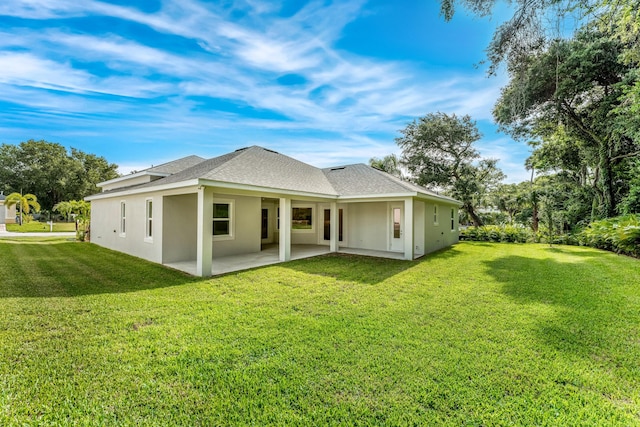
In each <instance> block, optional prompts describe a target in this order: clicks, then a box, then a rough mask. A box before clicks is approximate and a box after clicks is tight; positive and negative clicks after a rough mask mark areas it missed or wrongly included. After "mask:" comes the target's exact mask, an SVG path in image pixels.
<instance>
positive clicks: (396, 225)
mask: <svg viewBox="0 0 640 427" xmlns="http://www.w3.org/2000/svg"><path fill="white" fill-rule="evenodd" d="M401 214H402V212H401V211H400V208H393V238H394V239H399V238H400V215H401Z"/></svg>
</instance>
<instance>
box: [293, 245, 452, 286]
mask: <svg viewBox="0 0 640 427" xmlns="http://www.w3.org/2000/svg"><path fill="white" fill-rule="evenodd" d="M458 254H459V251H457V250H456V249H455V247H449V248H444V249H441V250H439V251H436V252H432V253H429V254H426V255H424V256H422V257H420V258H419V259H416V260H413V261H407V260H397V259H388V258H378V257H372V256H365V255H352V254H345V253H335V254H327V255H322V256H318V257H313V258H306V259H302V260H297V261H292V262H288V263H286V264H282V267H285V268H289V269H291V270H295V271H300V272H303V273H307V274H314V275H319V276H328V277H334V278H336V279H337V280H344V281H351V282H358V283H362V284H367V285H375V284H377V283H380V282H383V281H385V280H386V279H388V278H390V277H393V276H395V275H396V274H399V273H401V272H403V271H406V270H408V269H410V268H413V267H415V266H416V265H418V264H419V263H421V262H423V261H425V260H426V259H431V258H432V257H438V258H441V259H446V258H453V257H456V256H457V255H458Z"/></svg>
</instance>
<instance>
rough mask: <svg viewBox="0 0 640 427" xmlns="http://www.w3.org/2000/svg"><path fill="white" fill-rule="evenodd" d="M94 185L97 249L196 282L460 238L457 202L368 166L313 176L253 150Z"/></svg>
mask: <svg viewBox="0 0 640 427" xmlns="http://www.w3.org/2000/svg"><path fill="white" fill-rule="evenodd" d="M99 186H100V187H101V188H102V192H101V193H99V194H95V195H93V196H90V197H88V198H87V200H90V201H91V204H92V219H91V240H92V242H93V243H96V244H98V245H100V246H104V247H107V248H110V249H114V250H117V251H121V252H125V253H128V254H131V255H134V256H138V257H141V258H144V259H147V260H150V261H153V262H157V263H161V264H165V265H169V266H172V267H174V268H178V269H181V270H184V271H187V272H189V273H191V274H195V275H199V276H209V275H212V274H219V273H222V272H227V271H231V270H233V269H236V268H235V267H234V266H235V265H241V266H242V267H243V268H246V267H251V266H254V265H260V264H265V263H271V262H279V261H288V260H290V259H295V258H300V257H304V256H309V255H314V254H318V253H325V252H351V253H362V254H369V255H375V256H382V257H389V258H403V259H408V260H411V259H414V258H417V257H420V256H422V255H424V254H425V253H428V252H432V251H434V250H437V249H440V248H443V247H446V246H449V245H452V244H454V243H456V242H457V241H458V207H459V206H460V203H459V202H458V201H456V200H454V199H451V198H448V197H445V196H441V195H438V194H436V193H433V192H430V191H428V190H427V189H425V188H422V187H419V186H416V185H413V184H411V183H408V182H405V181H401V180H400V179H398V178H396V177H394V176H391V175H389V174H387V173H385V172H382V171H380V170H377V169H374V168H372V167H370V166H367V165H364V164H355V165H347V166H339V167H334V168H326V169H319V168H316V167H313V166H311V165H308V164H306V163H303V162H300V161H298V160H295V159H293V158H290V157H287V156H284V155H282V154H279V153H277V152H275V151H272V150H268V149H265V148H261V147H257V146H253V147H248V148H243V149H240V150H237V151H234V152H232V153H228V154H225V155H222V156H219V157H214V158H212V159H208V160H207V159H203V158H200V157H197V156H190V157H185V158H183V159H179V160H176V161H173V162H170V163H166V164H164V165H160V166H156V167H152V168H150V169H147V170H144V171H141V172H137V173H134V174H131V175H127V176H123V177H120V178H116V179H113V180H110V181H106V182H103V183H101V184H99ZM243 257H244V258H243ZM239 259H244V260H245V261H244V262H243V263H241V264H238V263H237V260H239ZM251 260H254V261H255V262H253V263H252V261H251Z"/></svg>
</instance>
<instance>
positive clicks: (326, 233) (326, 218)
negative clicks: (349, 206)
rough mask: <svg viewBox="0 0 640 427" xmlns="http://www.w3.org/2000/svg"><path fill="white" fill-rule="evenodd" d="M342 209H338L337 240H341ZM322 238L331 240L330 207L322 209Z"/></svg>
mask: <svg viewBox="0 0 640 427" xmlns="http://www.w3.org/2000/svg"><path fill="white" fill-rule="evenodd" d="M342 229H343V223H342V209H338V241H339V242H342ZM323 231H324V233H323V234H324V236H323V237H324V240H331V209H325V210H324V230H323Z"/></svg>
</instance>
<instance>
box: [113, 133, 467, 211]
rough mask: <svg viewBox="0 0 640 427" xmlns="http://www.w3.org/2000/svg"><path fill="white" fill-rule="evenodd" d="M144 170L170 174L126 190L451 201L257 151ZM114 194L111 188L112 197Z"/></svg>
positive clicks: (354, 170)
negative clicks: (199, 184)
mask: <svg viewBox="0 0 640 427" xmlns="http://www.w3.org/2000/svg"><path fill="white" fill-rule="evenodd" d="M187 165H190V166H187ZM185 166H186V167H185ZM171 170H175V171H176V172H170V171H171ZM148 171H152V172H160V173H171V175H169V176H166V177H163V178H161V179H158V180H155V181H152V182H148V183H145V184H141V185H138V186H134V187H128V188H127V189H131V188H151V187H156V186H160V185H165V184H173V183H179V182H185V181H193V180H198V179H202V180H210V181H218V182H228V183H232V184H245V185H250V186H255V187H264V188H273V189H277V190H291V191H301V192H309V193H316V194H324V195H333V196H338V195H339V196H346V197H350V196H351V197H353V196H376V195H383V194H403V193H404V194H407V193H421V194H426V195H432V196H434V197H438V198H441V199H445V200H450V201H452V202H455V200H454V199H451V198H449V197H445V196H441V195H438V194H437V193H434V192H432V191H429V190H427V189H426V188H424V187H420V186H417V185H414V184H412V183H409V182H406V181H402V180H400V179H399V178H397V177H395V176H392V175H389V174H388V173H386V172H383V171H380V170H378V169H374V168H372V167H371V166H368V165H365V164H362V163H360V164H354V165H346V166H339V167H334V168H325V169H319V168H316V167H314V166H311V165H308V164H306V163H303V162H301V161H299V160H296V159H293V158H291V157H288V156H285V155H282V154H279V153H277V152H275V151H272V150H268V149H265V148H262V147H258V146H252V147H247V148H242V149H239V150H236V151H234V152H231V153H228V154H224V155H222V156H218V157H214V158H212V159H208V160H204V159H202V158H201V157H198V156H189V157H185V158H183V159H179V160H176V161H174V162H169V163H165V164H164V165H160V166H156V167H153V168H151V169H148ZM119 190H120V189H114V190H113V191H112V192H114V193H115V192H118V191H119Z"/></svg>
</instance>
